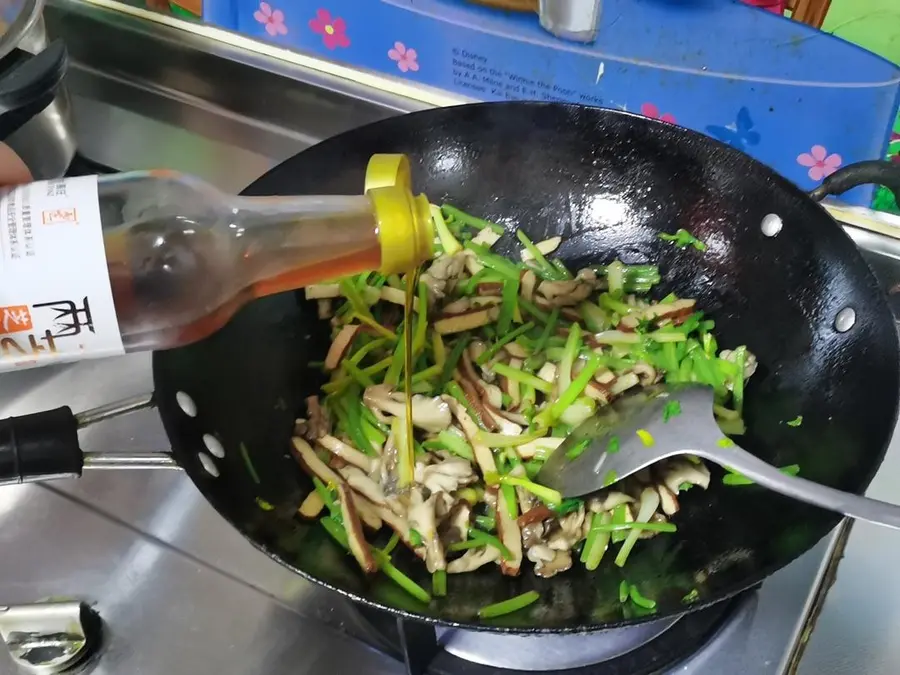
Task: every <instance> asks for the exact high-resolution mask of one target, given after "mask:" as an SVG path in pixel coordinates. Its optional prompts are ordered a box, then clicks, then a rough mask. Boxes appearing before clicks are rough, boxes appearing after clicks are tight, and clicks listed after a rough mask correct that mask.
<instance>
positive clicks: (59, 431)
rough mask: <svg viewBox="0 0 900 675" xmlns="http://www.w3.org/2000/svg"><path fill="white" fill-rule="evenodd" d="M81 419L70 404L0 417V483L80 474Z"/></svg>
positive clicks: (82, 454) (82, 464)
mask: <svg viewBox="0 0 900 675" xmlns="http://www.w3.org/2000/svg"><path fill="white" fill-rule="evenodd" d="M83 467H84V453H83V452H81V446H80V445H79V443H78V421H77V420H76V419H75V415H74V413H73V412H72V409H71V408H69V407H68V406H64V407H62V408H55V409H53V410H44V411H42V412H37V413H32V414H31V415H22V416H20V417H7V418H6V419H5V420H0V485H8V484H14V483H27V482H32V481H37V480H49V479H53V478H74V477H76V476H80V475H81V470H82V468H83Z"/></svg>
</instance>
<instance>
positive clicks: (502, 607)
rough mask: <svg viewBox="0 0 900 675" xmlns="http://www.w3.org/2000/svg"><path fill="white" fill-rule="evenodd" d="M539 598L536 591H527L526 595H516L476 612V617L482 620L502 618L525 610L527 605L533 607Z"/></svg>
mask: <svg viewBox="0 0 900 675" xmlns="http://www.w3.org/2000/svg"><path fill="white" fill-rule="evenodd" d="M540 597H541V595H540V593H538V592H537V591H528V592H527V593H522V595H517V596H516V597H514V598H510V599H509V600H504V601H503V602H497V603H494V604H493V605H488V606H487V607H482V608H481V609H479V610H478V616H479V617H481V618H482V619H493V618H495V617H498V616H504V615H505V614H512V613H513V612H518V611H519V610H520V609H525V608H526V607H528V605H533V604H534V603H536V602H537V601H538V600H539V599H540Z"/></svg>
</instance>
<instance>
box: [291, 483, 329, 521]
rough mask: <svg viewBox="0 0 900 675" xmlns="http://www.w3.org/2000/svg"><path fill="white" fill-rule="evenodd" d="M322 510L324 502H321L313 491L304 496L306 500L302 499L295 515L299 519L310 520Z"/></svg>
mask: <svg viewBox="0 0 900 675" xmlns="http://www.w3.org/2000/svg"><path fill="white" fill-rule="evenodd" d="M324 508H325V502H324V501H322V497H321V496H320V495H319V493H318V492H316V491H315V490H313V491H312V492H310V493H309V494H308V495H306V499H304V500H303V503H302V504H300V508H299V509H297V513H298V514H299V515H300V517H301V518H306V519H307V520H311V519H313V518H315V517H316V516H318V515H319V514H320V513H321V512H322V509H324Z"/></svg>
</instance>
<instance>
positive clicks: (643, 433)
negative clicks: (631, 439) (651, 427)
mask: <svg viewBox="0 0 900 675" xmlns="http://www.w3.org/2000/svg"><path fill="white" fill-rule="evenodd" d="M635 433H636V434H637V437H638V438H640V439H641V443H643V444H644V446H645V447H647V448H652V447H653V446H654V445H655V444H656V439H655V438H653V434H651V433H650V432H649V431H647V430H646V429H638V430H637V431H636V432H635Z"/></svg>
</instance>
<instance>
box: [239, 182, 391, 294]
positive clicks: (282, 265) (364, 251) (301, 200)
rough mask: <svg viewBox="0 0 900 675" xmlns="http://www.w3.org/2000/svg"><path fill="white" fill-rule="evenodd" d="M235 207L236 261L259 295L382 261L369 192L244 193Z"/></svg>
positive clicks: (251, 287) (363, 267) (353, 272)
mask: <svg viewBox="0 0 900 675" xmlns="http://www.w3.org/2000/svg"><path fill="white" fill-rule="evenodd" d="M230 207H231V209H232V214H233V218H232V222H230V223H229V225H228V227H229V229H230V230H231V231H232V233H233V243H234V244H235V245H236V246H235V248H236V251H237V255H238V258H237V260H236V261H235V262H237V263H238V264H239V265H240V267H241V273H240V277H241V278H242V280H243V281H244V283H247V284H248V288H249V292H250V294H251V295H252V296H253V297H262V296H265V295H271V294H273V293H280V292H282V291H287V290H293V289H297V288H300V287H302V286H308V285H310V284H313V283H318V282H321V281H324V280H327V279H335V278H337V277H341V276H345V275H348V274H356V273H358V272H361V271H365V270H374V269H378V268H379V267H380V265H381V247H380V244H379V238H378V234H379V233H378V227H377V224H376V220H375V216H374V214H373V207H372V203H371V201H370V200H369V198H368V197H366V196H343V195H340V196H304V197H293V196H292V197H238V198H234V199H232V200H230Z"/></svg>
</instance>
